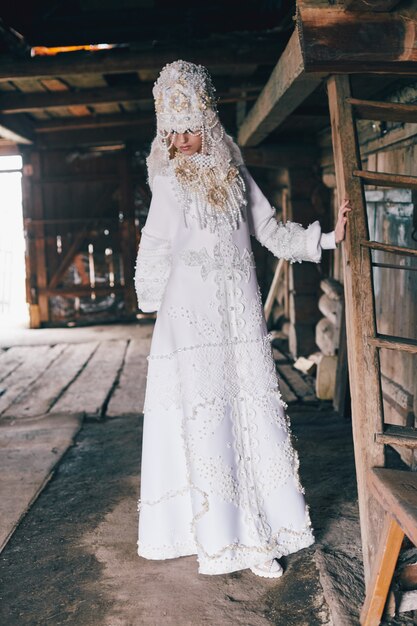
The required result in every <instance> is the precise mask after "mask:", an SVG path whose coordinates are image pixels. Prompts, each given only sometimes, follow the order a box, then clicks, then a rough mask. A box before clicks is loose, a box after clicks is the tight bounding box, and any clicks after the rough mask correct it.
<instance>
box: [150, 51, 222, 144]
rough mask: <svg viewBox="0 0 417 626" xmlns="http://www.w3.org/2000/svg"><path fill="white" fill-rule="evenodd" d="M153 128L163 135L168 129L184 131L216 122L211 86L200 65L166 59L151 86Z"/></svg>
mask: <svg viewBox="0 0 417 626" xmlns="http://www.w3.org/2000/svg"><path fill="white" fill-rule="evenodd" d="M152 93H153V97H154V99H155V111H156V119H157V132H158V134H159V135H160V136H161V137H165V136H166V135H167V134H169V133H171V132H172V131H176V132H177V133H185V132H186V131H187V130H191V131H193V132H194V131H197V130H200V129H201V128H202V127H203V126H207V125H209V126H211V124H213V123H214V124H216V123H217V122H218V119H216V118H217V103H216V97H215V88H214V86H213V83H212V80H211V77H210V74H209V73H208V71H207V70H206V68H205V67H203V66H202V65H195V64H194V63H188V62H187V61H181V60H180V61H175V62H174V63H168V64H167V65H165V67H164V68H163V69H162V71H161V73H160V75H159V78H158V80H157V81H156V82H155V84H154V87H153V90H152Z"/></svg>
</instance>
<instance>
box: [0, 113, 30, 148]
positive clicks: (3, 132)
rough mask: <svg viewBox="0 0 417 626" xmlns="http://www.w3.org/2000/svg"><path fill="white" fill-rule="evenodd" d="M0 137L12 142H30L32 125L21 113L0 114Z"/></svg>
mask: <svg viewBox="0 0 417 626" xmlns="http://www.w3.org/2000/svg"><path fill="white" fill-rule="evenodd" d="M0 137H3V138H4V139H7V140H8V141H13V142H14V143H22V144H30V143H33V140H34V132H33V126H32V124H31V123H30V122H29V120H28V119H27V117H26V116H25V115H23V114H18V115H13V116H12V115H8V116H7V117H6V116H4V115H0Z"/></svg>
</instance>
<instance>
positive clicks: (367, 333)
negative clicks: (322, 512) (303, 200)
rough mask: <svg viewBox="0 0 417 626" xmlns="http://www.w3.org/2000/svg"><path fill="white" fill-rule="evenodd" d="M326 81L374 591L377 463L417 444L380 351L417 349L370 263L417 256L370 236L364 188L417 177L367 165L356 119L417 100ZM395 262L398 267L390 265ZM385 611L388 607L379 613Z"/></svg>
mask: <svg viewBox="0 0 417 626" xmlns="http://www.w3.org/2000/svg"><path fill="white" fill-rule="evenodd" d="M327 88H328V99H329V107H330V118H331V128H332V142H333V153H334V161H335V173H336V185H337V193H338V201H339V204H340V203H341V202H342V200H343V199H344V198H349V200H350V204H351V206H352V208H353V210H352V212H351V213H350V215H349V226H348V229H347V235H346V240H345V242H344V244H343V246H342V248H343V253H342V254H343V268H344V287H345V311H346V334H347V342H348V363H349V379H350V387H351V396H352V425H353V438H354V450H355V464H356V473H357V483H358V498H359V512H360V524H361V538H362V547H363V559H364V570H365V583H366V587H367V593H368V594H369V593H371V592H372V589H371V587H372V584H373V581H375V575H374V574H375V572H374V565H375V563H376V561H377V559H376V557H377V555H378V556H379V555H380V552H381V549H380V538H381V536H382V532H383V529H384V528H385V529H386V525H385V526H384V520H385V519H386V518H387V515H389V513H390V511H389V510H388V509H389V504H388V505H387V501H388V502H391V500H390V499H389V498H388V500H387V499H385V500H381V498H380V497H379V495H378V493H377V492H376V490H375V488H374V485H375V481H372V480H371V478H372V476H373V468H375V467H384V465H385V452H384V445H387V444H388V445H397V446H401V445H404V446H408V447H417V436H416V432H415V431H414V429H410V428H400V427H388V426H387V427H385V425H384V417H383V404H382V389H381V372H380V361H379V350H380V349H382V348H385V349H389V350H403V351H406V352H410V353H414V354H416V353H417V341H414V340H410V339H403V338H400V337H394V336H387V335H380V334H378V333H377V325H376V316H375V304H374V292H373V277H372V269H373V267H374V266H379V265H381V264H378V263H375V262H373V260H372V251H373V250H378V251H384V252H386V253H391V254H396V255H405V256H408V257H414V258H416V257H417V249H413V248H404V247H401V246H396V245H391V244H387V243H379V242H376V241H370V240H369V231H368V223H367V212H366V201H365V192H364V187H365V185H378V186H385V187H401V188H406V189H417V177H414V176H403V175H397V174H388V173H387V174H386V173H380V172H370V171H366V170H363V169H362V165H361V158H360V150H359V141H358V134H357V127H356V120H357V119H360V118H362V119H370V120H380V121H403V122H404V121H407V122H409V121H413V122H417V106H414V105H405V104H397V103H389V102H371V101H366V100H358V99H356V98H353V97H352V94H351V90H350V82H349V77H348V76H331V77H330V78H329V79H328V82H327ZM389 267H394V268H395V267H397V268H398V267H399V266H395V265H393V264H389ZM411 431H412V432H411ZM416 525H417V512H416ZM397 539H398V536H397ZM378 550H379V551H378ZM392 573H393V572H392ZM391 577H392V574H391ZM390 580H391V579H390ZM378 610H379V609H378ZM382 610H383V606H382V609H381V614H382ZM376 619H377V621H366V622H365V621H362V622H361V623H364V624H365V623H366V624H367V625H370V624H379V619H380V617H379V618H376Z"/></svg>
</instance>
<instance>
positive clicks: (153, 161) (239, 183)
mask: <svg viewBox="0 0 417 626" xmlns="http://www.w3.org/2000/svg"><path fill="white" fill-rule="evenodd" d="M152 93H153V96H154V99H155V112H156V126H157V128H156V137H155V139H154V140H153V142H152V146H151V152H150V154H149V157H148V158H147V167H148V182H149V185H150V187H151V189H152V184H153V179H154V177H155V175H156V174H159V173H164V174H169V173H171V174H174V176H175V178H176V180H177V183H178V188H179V190H180V195H181V201H182V203H183V205H184V212H185V214H187V213H189V212H190V205H191V204H192V202H193V200H194V203H193V204H194V207H195V206H197V210H198V219H199V223H200V226H201V227H203V228H204V227H206V226H209V227H210V229H211V230H213V229H215V228H216V227H217V225H218V223H220V222H221V223H228V224H229V225H230V226H232V227H235V228H236V227H237V225H238V222H239V221H240V219H241V217H242V214H241V209H242V207H243V206H244V205H245V204H246V198H245V193H244V191H245V185H244V182H243V179H242V177H241V175H240V173H239V171H238V169H237V167H238V166H239V165H241V164H242V163H243V159H242V155H241V152H240V149H239V147H238V146H237V145H236V143H235V142H234V141H233V139H232V137H231V136H230V135H228V134H227V133H226V132H225V130H224V128H223V125H222V124H221V122H220V119H219V116H218V111H217V101H216V96H215V88H214V86H213V83H212V80H211V77H210V74H209V73H208V71H207V69H206V68H205V67H203V66H202V65H196V64H194V63H189V62H188V61H182V60H178V61H174V62H173V63H168V64H167V65H165V67H163V68H162V70H161V73H160V75H159V77H158V79H157V80H156V82H155V83H154V87H153V90H152ZM185 132H189V133H192V134H199V135H200V134H201V140H202V147H201V151H200V152H199V153H196V154H193V155H190V156H187V155H182V154H179V153H177V154H176V155H175V157H174V158H172V148H173V142H174V136H175V133H185Z"/></svg>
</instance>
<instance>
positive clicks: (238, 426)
mask: <svg viewBox="0 0 417 626" xmlns="http://www.w3.org/2000/svg"><path fill="white" fill-rule="evenodd" d="M190 158H191V157H190ZM240 172H241V174H242V177H243V179H244V181H245V184H246V192H247V200H248V204H247V206H246V218H245V220H244V221H242V222H241V223H240V225H239V227H238V228H237V229H232V228H228V227H227V226H222V227H219V228H218V229H216V230H215V232H210V230H209V229H208V228H200V226H199V224H198V220H196V219H193V210H192V207H191V210H190V211H189V212H188V214H187V220H185V219H184V217H185V216H184V212H183V209H182V207H181V204H180V202H179V199H178V195H177V194H176V192H175V190H176V180H175V177H174V175H173V174H172V175H167V176H165V175H164V176H163V175H157V176H156V177H155V178H154V183H153V196H152V202H151V206H150V210H149V214H148V218H147V221H146V225H145V228H144V229H143V230H142V237H141V242H140V246H139V251H138V257H137V262H136V273H135V286H136V291H137V296H138V303H139V307H140V309H141V310H142V311H145V312H150V311H156V310H157V311H158V315H157V319H156V323H155V328H154V332H153V338H152V346H151V352H150V355H149V357H148V377H147V387H146V396H145V406H144V432H143V447H142V471H141V496H140V500H139V507H138V508H139V540H138V554H139V555H140V556H143V557H146V558H147V559H168V558H175V557H180V556H184V555H191V554H196V555H197V560H198V562H199V572H200V573H202V574H223V573H227V572H232V571H235V570H240V569H244V568H248V567H251V566H253V565H255V564H260V563H263V562H265V561H266V560H268V559H270V558H272V557H278V558H279V557H281V556H282V555H286V554H289V553H292V552H295V551H297V550H299V549H301V548H304V547H306V546H309V545H310V544H312V543H313V542H314V537H313V532H312V528H311V523H310V518H309V513H308V507H307V506H306V504H305V500H304V495H303V493H304V492H303V488H302V486H301V484H300V482H299V477H298V456H297V453H296V451H295V450H294V448H293V446H292V442H291V433H290V427H289V421H288V417H287V416H286V414H285V408H286V405H285V403H284V402H283V400H282V398H281V394H280V391H279V387H278V380H277V375H276V370H275V364H274V360H273V357H272V353H271V347H270V337H269V336H268V334H267V329H266V324H265V319H264V315H263V307H262V302H261V295H260V291H259V287H258V283H257V279H256V274H255V264H254V258H253V253H252V250H251V242H250V234H251V235H254V236H255V237H256V238H257V239H258V240H259V241H260V242H261V243H262V244H263V245H265V246H266V247H267V248H269V249H270V250H271V251H272V252H273V253H274V254H275V255H276V256H277V257H284V258H286V259H289V260H290V261H301V260H306V261H313V262H318V261H319V260H320V258H321V249H322V248H324V247H327V248H332V247H335V244H334V233H328V234H322V233H321V229H320V224H319V223H318V222H314V223H313V224H311V225H310V226H309V227H308V228H307V229H304V228H302V227H301V226H300V225H299V224H294V223H287V224H286V225H283V224H282V223H277V221H276V218H275V210H274V208H273V207H271V205H270V203H269V202H268V200H267V199H266V198H265V196H264V195H263V194H262V192H261V190H260V189H259V187H258V186H257V184H256V183H255V182H254V180H253V178H252V177H251V175H250V174H249V172H248V170H247V168H246V167H245V166H244V165H242V166H240Z"/></svg>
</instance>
